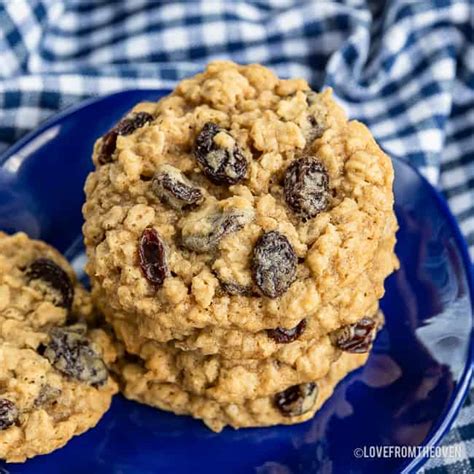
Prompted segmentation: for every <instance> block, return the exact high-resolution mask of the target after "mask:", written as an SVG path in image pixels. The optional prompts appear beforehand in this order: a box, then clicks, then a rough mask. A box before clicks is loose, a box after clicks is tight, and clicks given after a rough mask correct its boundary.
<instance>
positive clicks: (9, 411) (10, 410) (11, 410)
mask: <svg viewBox="0 0 474 474" xmlns="http://www.w3.org/2000/svg"><path fill="white" fill-rule="evenodd" d="M17 419H18V408H17V407H16V405H15V404H14V403H13V402H12V401H10V400H7V399H6V398H0V430H6V429H7V428H8V427H10V426H11V425H13V423H15V421H16V420H17Z"/></svg>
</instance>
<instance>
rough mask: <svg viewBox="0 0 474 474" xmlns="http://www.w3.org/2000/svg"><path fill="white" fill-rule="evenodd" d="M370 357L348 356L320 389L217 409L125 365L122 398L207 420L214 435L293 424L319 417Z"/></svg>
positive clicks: (143, 370)
mask: <svg viewBox="0 0 474 474" xmlns="http://www.w3.org/2000/svg"><path fill="white" fill-rule="evenodd" d="M366 360H367V354H366V353H364V354H347V353H343V354H342V355H341V357H339V358H338V359H337V360H336V361H335V362H334V363H333V364H332V365H331V368H330V370H329V371H328V373H327V374H326V376H325V377H323V378H322V379H321V380H319V381H318V382H317V383H315V384H302V385H299V386H294V387H290V388H289V389H287V390H288V391H286V392H280V393H278V394H275V395H273V396H265V397H259V398H254V399H251V400H246V401H245V402H244V403H240V404H239V403H218V402H217V401H215V400H212V399H209V398H206V397H202V396H198V395H195V394H192V393H189V392H187V391H186V390H184V389H183V387H182V386H181V385H179V384H176V383H165V382H162V381H161V380H160V379H159V378H158V379H157V378H156V377H157V373H156V372H155V371H153V369H149V368H146V367H144V366H143V365H142V364H139V363H136V362H135V363H127V362H125V361H123V362H122V364H121V365H120V368H119V372H120V377H121V381H122V384H123V393H124V395H125V396H126V397H127V398H130V399H131V400H136V401H139V402H141V403H146V404H147V405H151V406H155V407H157V408H161V409H163V410H168V411H173V412H174V413H176V414H179V415H192V416H193V417H195V418H199V419H202V420H203V422H204V423H205V424H206V425H207V426H208V427H209V428H211V429H212V430H214V431H221V430H222V429H223V428H224V427H225V426H226V425H229V426H232V427H234V428H244V427H251V426H270V425H277V424H294V423H301V422H303V421H306V420H308V419H310V418H312V417H313V416H314V414H315V413H316V412H317V411H318V410H319V408H320V407H321V406H322V405H323V403H324V402H325V401H326V400H327V399H328V398H329V397H330V396H331V395H332V393H333V391H334V389H335V387H336V385H337V384H338V383H339V382H340V381H341V380H342V379H343V378H344V377H345V376H346V375H347V374H348V373H349V372H351V371H353V370H355V369H357V368H358V367H360V366H362V365H363V364H364V363H365V361H366Z"/></svg>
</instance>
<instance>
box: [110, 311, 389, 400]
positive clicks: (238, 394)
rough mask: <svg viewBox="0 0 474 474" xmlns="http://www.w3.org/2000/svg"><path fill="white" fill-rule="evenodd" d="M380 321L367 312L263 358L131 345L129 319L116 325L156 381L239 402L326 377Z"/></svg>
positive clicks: (367, 341)
mask: <svg viewBox="0 0 474 474" xmlns="http://www.w3.org/2000/svg"><path fill="white" fill-rule="evenodd" d="M382 321H383V319H382V317H381V315H380V314H375V315H371V316H366V317H364V318H361V320H360V321H358V322H356V323H354V324H352V325H348V326H344V327H343V328H340V329H337V330H336V331H334V332H332V333H330V334H328V335H327V336H323V337H322V338H320V339H319V340H311V341H306V342H303V343H299V342H297V343H295V344H293V345H292V346H291V347H290V346H286V350H284V349H282V350H281V351H279V352H277V353H275V354H274V355H273V356H272V357H269V358H266V359H261V360H256V359H228V358H222V357H220V356H219V355H213V356H202V355H200V354H198V353H196V352H194V351H181V350H179V349H175V348H173V347H172V346H170V345H169V344H159V343H157V342H155V341H146V342H142V344H141V345H140V346H134V345H133V343H134V342H135V340H134V339H133V338H129V337H128V335H129V334H130V333H131V332H132V331H133V328H132V327H131V325H130V323H126V322H125V321H122V323H121V324H120V323H118V322H117V324H116V325H115V326H114V328H115V330H116V334H117V336H118V338H119V339H122V340H123V341H125V349H126V350H127V351H128V352H130V353H131V354H133V355H136V356H139V357H140V359H142V360H143V362H144V364H145V367H147V368H148V369H149V370H152V371H153V372H154V378H155V381H156V382H160V383H174V384H177V385H179V386H180V387H182V389H183V390H185V391H187V392H189V393H192V394H194V395H198V396H201V397H205V398H207V399H212V400H215V401H217V402H219V403H221V404H222V403H243V402H245V400H248V399H255V398H261V397H265V396H269V395H271V394H273V393H275V392H279V391H282V390H285V389H286V388H288V387H290V386H293V385H296V384H301V383H306V382H313V381H317V380H319V379H321V378H323V377H325V376H326V375H327V373H328V372H329V370H330V368H331V366H332V364H333V363H334V362H335V361H336V360H338V359H339V357H340V356H341V355H342V353H344V352H348V353H351V354H360V353H367V352H369V350H370V348H371V345H372V342H373V340H374V339H375V336H376V333H377V330H378V329H379V328H380V327H381V325H382Z"/></svg>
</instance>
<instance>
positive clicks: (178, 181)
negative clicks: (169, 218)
mask: <svg viewBox="0 0 474 474" xmlns="http://www.w3.org/2000/svg"><path fill="white" fill-rule="evenodd" d="M152 186H153V191H154V192H155V194H156V195H157V196H158V197H159V198H160V199H161V200H162V201H163V202H165V203H166V204H168V205H169V206H170V207H172V208H173V209H176V210H180V209H183V208H184V207H189V206H192V205H195V204H198V203H200V202H201V201H202V199H203V195H202V192H201V190H200V189H199V188H198V187H196V186H194V185H193V184H192V183H191V181H189V180H188V179H187V178H186V177H185V176H184V175H183V173H181V171H180V170H179V169H177V168H175V167H174V166H170V165H162V166H161V167H160V168H159V169H158V172H157V173H156V175H155V177H154V178H153V184H152Z"/></svg>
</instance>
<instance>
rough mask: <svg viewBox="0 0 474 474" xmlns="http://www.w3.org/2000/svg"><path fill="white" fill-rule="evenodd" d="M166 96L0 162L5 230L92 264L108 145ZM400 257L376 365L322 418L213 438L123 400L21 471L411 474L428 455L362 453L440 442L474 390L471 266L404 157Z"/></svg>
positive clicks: (399, 178) (399, 183)
mask: <svg viewBox="0 0 474 474" xmlns="http://www.w3.org/2000/svg"><path fill="white" fill-rule="evenodd" d="M164 93H165V91H157V90H147V91H128V92H120V93H118V94H114V95H111V96H108V97H105V98H101V99H97V100H95V99H94V100H92V101H89V102H86V103H84V104H82V105H80V106H79V107H76V108H74V109H71V110H69V111H66V112H65V113H63V114H61V115H59V116H57V117H56V118H54V119H53V120H50V121H49V122H47V123H46V124H45V125H44V126H42V127H41V128H40V129H39V130H38V131H36V132H34V133H33V134H31V135H29V136H28V137H26V138H24V139H23V140H21V141H20V142H19V143H18V144H17V145H15V146H14V147H13V148H12V149H11V150H9V151H8V153H7V154H6V155H5V156H3V158H1V159H0V229H3V230H6V231H8V232H14V231H18V230H23V231H25V232H27V233H28V234H29V235H31V236H32V237H37V238H41V239H44V240H46V241H47V242H49V243H51V244H53V245H54V246H56V247H57V248H58V249H59V250H61V251H63V252H65V253H66V255H67V256H68V258H69V259H70V260H72V261H74V263H75V265H76V268H78V269H79V268H80V267H81V264H82V263H83V258H82V257H81V254H82V251H83V249H82V244H81V237H80V235H81V224H82V217H81V205H82V202H83V199H84V195H83V191H82V188H83V184H84V180H85V178H86V176H87V173H88V172H89V171H91V169H92V164H91V160H90V155H91V150H92V145H93V142H94V139H95V138H96V137H98V136H99V135H101V134H102V133H104V132H105V131H106V130H107V129H108V128H109V127H110V126H111V125H112V124H113V123H115V122H116V121H117V120H118V119H119V117H121V116H122V114H123V113H124V112H125V111H127V110H128V109H129V108H131V106H132V105H133V104H135V103H136V102H139V101H142V100H155V99H156V98H157V97H159V96H161V95H163V94H164ZM394 166H395V177H396V179H395V195H396V211H397V215H398V219H399V223H400V231H399V233H398V245H397V254H398V256H399V257H400V260H401V269H400V270H399V271H398V272H397V273H396V274H394V275H392V276H391V277H390V278H389V279H388V281H387V283H386V288H387V294H386V296H385V298H384V300H383V304H382V306H383V309H384V311H385V314H386V318H387V324H386V326H385V328H384V329H383V331H382V332H381V333H380V334H379V336H378V337H377V340H376V343H375V347H374V351H373V354H372V355H371V356H370V359H369V362H368V363H367V365H366V366H365V367H364V368H363V369H361V370H359V371H357V372H355V373H353V374H351V375H350V376H349V377H347V378H346V379H345V380H344V381H342V382H341V383H340V384H339V386H338V387H337V389H336V392H335V394H334V396H333V397H332V398H331V399H330V400H329V401H328V402H327V403H326V404H325V405H324V407H323V409H322V410H321V411H320V412H319V413H318V414H317V415H316V417H315V418H314V419H312V420H310V421H308V422H306V423H303V424H301V425H296V426H288V427H283V426H282V427H274V428H265V429H245V430H240V431H234V430H232V429H225V430H224V431H223V432H222V433H221V434H215V433H212V432H211V431H209V430H208V429H207V428H205V427H204V425H203V424H202V423H201V422H199V421H196V420H193V419H192V418H188V417H178V416H175V415H173V414H171V413H166V412H162V411H159V410H154V409H152V408H149V407H146V406H141V405H138V404H135V403H132V402H129V401H126V400H125V399H123V398H122V397H120V396H118V397H116V398H115V401H114V402H113V406H112V409H111V410H110V411H109V412H108V413H107V414H106V415H105V417H104V418H103V420H102V421H101V422H100V424H99V425H98V426H97V428H95V429H93V430H90V431H89V432H88V433H86V434H84V435H83V436H79V437H77V438H74V439H73V440H72V441H71V442H70V443H69V444H68V445H67V446H66V447H65V448H63V449H60V450H59V451H57V452H55V453H53V454H50V455H47V456H41V457H39V458H36V459H33V460H31V461H29V462H27V463H26V464H23V465H3V464H0V465H1V466H2V467H3V469H4V470H6V471H7V472H11V473H25V472H29V473H30V472H31V473H36V474H39V473H47V474H54V473H62V472H68V473H69V474H73V473H81V474H83V473H111V472H114V473H121V474H128V473H134V474H135V473H140V474H147V473H156V472H163V473H165V472H166V473H168V472H173V473H175V474H179V473H187V472H193V473H200V472H202V473H206V474H212V473H219V474H220V473H223V472H232V473H249V472H254V473H259V474H263V473H285V474H288V473H305V474H309V473H316V472H321V471H323V472H326V473H329V472H334V473H336V472H341V473H348V472H357V473H359V472H374V473H381V472H383V473H389V472H400V471H405V472H410V471H413V470H414V469H415V468H416V467H419V466H420V465H421V464H422V463H423V462H424V458H423V457H418V458H411V459H398V458H393V457H392V458H390V459H374V458H357V457H356V456H355V455H354V450H355V449H356V448H363V447H364V446H367V447H369V446H380V445H404V446H405V445H406V446H420V445H434V444H436V443H439V441H440V439H441V437H442V436H443V435H444V433H446V431H447V430H448V429H449V427H450V425H451V423H452V421H453V419H454V417H455V416H456V413H457V412H458V410H459V408H460V406H461V404H462V401H463V399H464V396H465V394H466V392H467V390H468V388H469V381H470V378H471V371H472V369H471V359H472V339H471V329H472V314H473V311H472V302H473V286H472V280H471V266H470V265H471V264H470V260H469V257H468V254H467V251H466V246H465V243H464V241H463V239H462V237H461V234H460V232H459V229H458V227H457V224H456V222H455V220H454V218H453V217H452V216H451V214H450V212H449V210H448V208H447V206H446V204H445V202H444V201H443V199H442V198H441V197H440V195H439V194H438V193H437V192H436V191H435V190H434V189H433V188H432V187H431V186H430V185H429V184H428V183H427V182H426V181H425V180H424V179H423V178H422V177H421V176H420V175H419V174H417V172H415V171H414V170H413V169H412V168H411V167H409V166H408V165H406V164H404V163H403V162H402V161H399V160H395V161H394Z"/></svg>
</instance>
